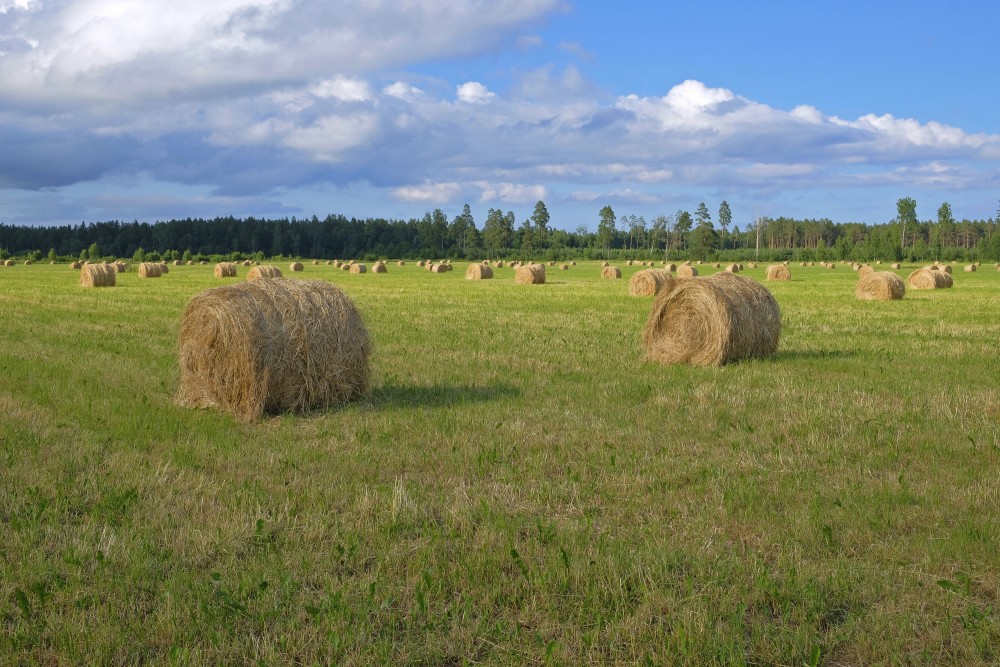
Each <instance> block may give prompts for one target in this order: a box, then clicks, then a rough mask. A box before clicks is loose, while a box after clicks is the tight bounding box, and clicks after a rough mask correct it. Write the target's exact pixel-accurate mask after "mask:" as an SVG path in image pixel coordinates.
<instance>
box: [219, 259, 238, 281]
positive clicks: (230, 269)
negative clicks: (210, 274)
mask: <svg viewBox="0 0 1000 667" xmlns="http://www.w3.org/2000/svg"><path fill="white" fill-rule="evenodd" d="M215 277H216V278H235V277H236V264H234V263H233V262H219V263H218V264H216V265H215Z"/></svg>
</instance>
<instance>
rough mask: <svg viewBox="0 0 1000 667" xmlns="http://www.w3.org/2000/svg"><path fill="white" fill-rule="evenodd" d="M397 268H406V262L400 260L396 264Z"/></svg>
mask: <svg viewBox="0 0 1000 667" xmlns="http://www.w3.org/2000/svg"><path fill="white" fill-rule="evenodd" d="M396 266H406V262H404V261H403V260H399V261H398V262H396Z"/></svg>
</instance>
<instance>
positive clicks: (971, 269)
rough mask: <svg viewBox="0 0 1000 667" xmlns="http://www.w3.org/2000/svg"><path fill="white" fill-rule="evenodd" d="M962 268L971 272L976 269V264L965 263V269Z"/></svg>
mask: <svg viewBox="0 0 1000 667" xmlns="http://www.w3.org/2000/svg"><path fill="white" fill-rule="evenodd" d="M963 270H964V271H965V272H966V273H972V272H974V271H975V270H976V265H975V264H969V265H967V266H966V267H965V269H963Z"/></svg>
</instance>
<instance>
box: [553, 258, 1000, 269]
mask: <svg viewBox="0 0 1000 667" xmlns="http://www.w3.org/2000/svg"><path fill="white" fill-rule="evenodd" d="M569 265H570V266H576V260H575V259H574V260H573V261H572V262H570V263H569ZM998 268H1000V267H998Z"/></svg>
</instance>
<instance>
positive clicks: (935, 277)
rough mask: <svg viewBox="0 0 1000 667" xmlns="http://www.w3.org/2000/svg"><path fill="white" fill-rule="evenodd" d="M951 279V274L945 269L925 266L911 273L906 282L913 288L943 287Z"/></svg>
mask: <svg viewBox="0 0 1000 667" xmlns="http://www.w3.org/2000/svg"><path fill="white" fill-rule="evenodd" d="M950 279H951V276H949V275H948V274H946V273H945V272H943V271H934V270H932V269H927V268H924V269H917V270H916V271H914V272H913V273H911V274H910V275H909V276H908V277H907V278H906V284H907V286H909V287H910V288H911V289H941V288H943V287H945V286H946V283H947V282H948V281H949V280H950Z"/></svg>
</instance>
